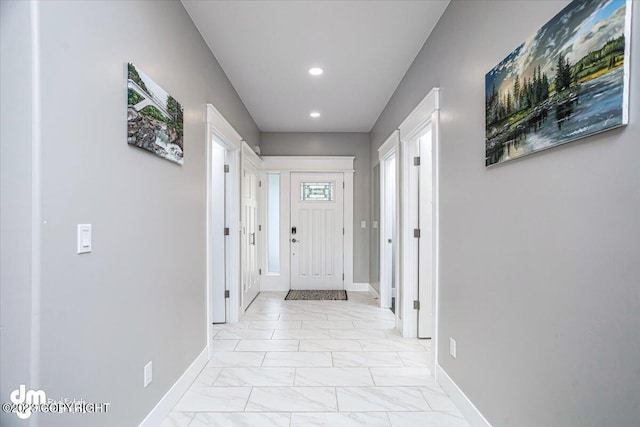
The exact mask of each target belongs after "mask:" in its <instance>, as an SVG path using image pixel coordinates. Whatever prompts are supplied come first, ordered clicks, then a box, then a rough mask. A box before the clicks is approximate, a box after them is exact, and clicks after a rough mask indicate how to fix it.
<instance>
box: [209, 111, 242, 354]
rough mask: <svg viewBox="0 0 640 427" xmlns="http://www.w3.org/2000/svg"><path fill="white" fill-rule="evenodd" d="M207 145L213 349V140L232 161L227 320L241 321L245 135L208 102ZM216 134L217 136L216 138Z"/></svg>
mask: <svg viewBox="0 0 640 427" xmlns="http://www.w3.org/2000/svg"><path fill="white" fill-rule="evenodd" d="M205 121H206V132H207V134H206V137H205V141H206V144H207V146H206V149H205V152H206V153H207V159H206V164H207V171H206V179H207V182H206V184H205V188H206V210H207V211H206V237H205V239H206V256H207V261H206V262H207V265H206V295H207V303H206V304H207V315H206V318H207V325H206V328H205V331H206V336H205V340H206V341H205V342H207V343H208V344H207V346H208V347H209V352H211V351H212V349H211V345H212V342H211V336H212V335H211V334H212V327H211V323H212V318H211V307H210V304H209V301H210V300H209V297H210V294H211V286H212V280H213V278H212V277H211V272H210V268H211V267H210V265H209V259H210V257H211V256H212V253H211V251H212V246H211V238H210V236H211V235H212V234H211V233H212V232H213V231H212V230H210V216H211V215H212V214H213V211H214V210H215V209H213V208H212V207H211V179H210V177H211V156H210V153H211V144H218V145H219V143H220V144H222V147H223V148H224V149H225V150H227V157H228V164H229V170H230V172H229V173H228V174H226V175H227V178H228V179H226V180H225V181H226V184H225V204H226V206H225V210H226V211H225V225H226V227H228V228H229V236H228V237H227V240H226V244H225V258H226V262H225V264H226V265H225V269H226V276H227V280H226V282H227V283H226V289H227V290H229V298H227V299H226V301H225V307H226V309H225V312H226V315H225V316H226V321H227V322H231V323H233V322H237V321H238V320H239V317H240V316H239V309H238V301H239V292H240V254H239V251H240V243H239V238H240V232H239V230H240V220H239V214H240V212H239V209H240V152H241V148H242V138H241V137H240V135H239V134H238V133H237V132H236V131H235V130H234V129H233V127H232V126H231V125H230V124H229V122H227V120H226V119H225V118H224V117H223V116H222V114H220V112H219V111H218V110H216V108H215V107H214V106H213V105H211V104H207V106H206V115H205ZM213 136H215V137H216V138H215V140H214V138H213Z"/></svg>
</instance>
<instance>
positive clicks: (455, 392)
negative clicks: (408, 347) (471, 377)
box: [436, 365, 491, 427]
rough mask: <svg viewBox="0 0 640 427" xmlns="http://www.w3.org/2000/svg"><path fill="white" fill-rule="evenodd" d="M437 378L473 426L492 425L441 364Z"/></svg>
mask: <svg viewBox="0 0 640 427" xmlns="http://www.w3.org/2000/svg"><path fill="white" fill-rule="evenodd" d="M436 379H437V381H438V383H440V386H442V389H443V390H444V391H446V392H447V394H448V395H449V397H450V398H451V400H452V401H453V403H455V405H456V407H457V408H458V409H459V410H460V412H461V413H462V415H464V417H465V418H466V419H467V421H468V422H469V424H470V425H471V427H491V424H489V421H487V419H486V418H485V417H484V416H483V415H482V413H480V411H479V410H478V408H476V406H475V405H474V404H473V402H471V400H469V398H468V397H467V396H466V395H465V394H464V393H463V391H462V390H460V387H458V385H457V384H456V383H455V382H454V381H453V380H452V379H451V377H450V376H449V375H448V374H447V373H446V372H445V370H444V369H442V367H441V366H440V365H436Z"/></svg>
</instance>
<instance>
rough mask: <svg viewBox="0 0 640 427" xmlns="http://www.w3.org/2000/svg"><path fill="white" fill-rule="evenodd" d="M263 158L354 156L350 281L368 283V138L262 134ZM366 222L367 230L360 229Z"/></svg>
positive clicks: (363, 134) (369, 210)
mask: <svg viewBox="0 0 640 427" xmlns="http://www.w3.org/2000/svg"><path fill="white" fill-rule="evenodd" d="M260 148H261V150H262V155H264V156H355V157H356V161H355V176H354V181H353V185H354V192H353V193H354V201H353V253H354V257H353V258H354V260H353V281H354V282H357V283H369V228H370V227H371V207H370V203H371V199H370V192H371V186H370V185H371V184H370V171H369V163H370V161H369V135H368V134H366V133H297V132H285V133H281V132H265V133H262V137H261V146H260ZM360 221H367V229H366V230H363V229H361V228H360Z"/></svg>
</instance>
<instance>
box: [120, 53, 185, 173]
mask: <svg viewBox="0 0 640 427" xmlns="http://www.w3.org/2000/svg"><path fill="white" fill-rule="evenodd" d="M127 67H128V70H127V71H128V74H127V77H128V79H127V142H128V143H129V144H131V145H135V146H136V147H140V148H144V149H145V150H147V151H151V152H152V153H155V154H157V155H158V156H160V157H163V158H165V159H167V160H171V161H172V162H176V163H179V164H182V163H183V160H182V158H183V152H184V142H183V127H184V118H183V111H182V106H181V105H180V103H179V102H178V101H176V100H175V99H174V98H173V97H172V96H171V95H169V94H168V93H167V92H165V91H164V89H162V88H161V87H160V86H158V84H156V83H155V82H154V81H153V80H151V79H150V78H149V76H147V75H146V74H144V73H143V72H142V71H140V70H139V69H137V68H136V66H135V65H133V64H132V63H129V64H127Z"/></svg>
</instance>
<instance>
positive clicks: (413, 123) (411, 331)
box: [399, 88, 440, 372]
mask: <svg viewBox="0 0 640 427" xmlns="http://www.w3.org/2000/svg"><path fill="white" fill-rule="evenodd" d="M439 108H440V89H439V88H433V89H432V90H431V91H430V92H429V93H428V94H427V95H426V96H425V97H424V99H423V100H422V101H421V102H420V103H419V104H418V105H417V106H416V108H414V109H413V111H412V112H411V114H409V115H408V116H407V118H406V119H405V120H404V121H403V122H402V123H401V125H400V127H399V132H400V139H401V150H404V151H408V150H405V148H408V147H409V145H410V144H409V143H410V141H411V140H412V139H414V138H416V137H418V136H420V134H421V133H422V132H424V130H426V128H427V127H429V126H430V127H431V132H432V141H433V144H432V147H431V149H432V154H431V166H432V189H433V192H432V202H433V203H432V206H433V215H432V216H433V218H432V224H431V226H432V230H433V235H432V257H433V270H432V295H431V298H432V301H431V302H432V313H433V319H432V322H433V334H432V337H431V338H432V340H431V342H432V343H433V349H432V351H433V361H432V368H433V369H432V372H435V371H436V366H437V363H438V298H439V265H440V261H439V247H440V244H439V214H438V212H439V197H440V194H439V189H438V187H439V185H440V182H439V173H440V171H439V167H438V164H439V161H440V159H439V152H440V149H439V145H440V139H439V136H440V135H439V118H440V115H439ZM403 154H404V155H403V162H402V169H403V178H404V179H403V182H402V186H403V188H402V192H403V194H404V193H407V192H406V191H405V186H406V188H408V189H409V190H410V189H412V188H413V184H412V178H415V177H416V175H415V174H411V173H410V171H409V170H408V169H410V168H411V167H412V166H411V165H412V164H413V162H412V159H411V155H410V154H409V153H403ZM401 205H402V210H403V221H404V220H406V221H411V220H412V219H413V216H412V212H411V210H412V209H414V208H415V207H416V205H415V201H412V200H410V199H406V200H403V201H402V202H401ZM421 227H424V226H422V225H421ZM410 228H411V226H410V224H408V225H407V226H403V236H402V238H401V241H400V244H401V246H402V249H401V250H400V251H401V253H402V257H403V262H402V264H401V268H400V269H401V270H402V272H401V278H402V279H403V285H405V284H406V285H407V286H405V289H404V290H402V289H401V294H402V296H401V298H402V299H403V301H402V304H403V307H404V308H406V307H412V304H413V299H415V298H414V296H415V295H418V283H417V280H411V281H404V277H412V275H411V274H410V273H411V272H410V271H405V269H406V268H409V269H412V268H413V267H412V266H414V265H415V263H416V262H419V260H418V256H417V247H416V246H415V245H414V244H413V243H414V242H413V239H411V238H410V237H409V233H411V232H412V231H411V230H410ZM416 260H418V261H416ZM417 323H418V315H417V312H416V311H415V310H413V309H412V308H411V315H410V316H407V312H406V311H405V312H404V315H403V325H402V330H403V336H404V337H417Z"/></svg>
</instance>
